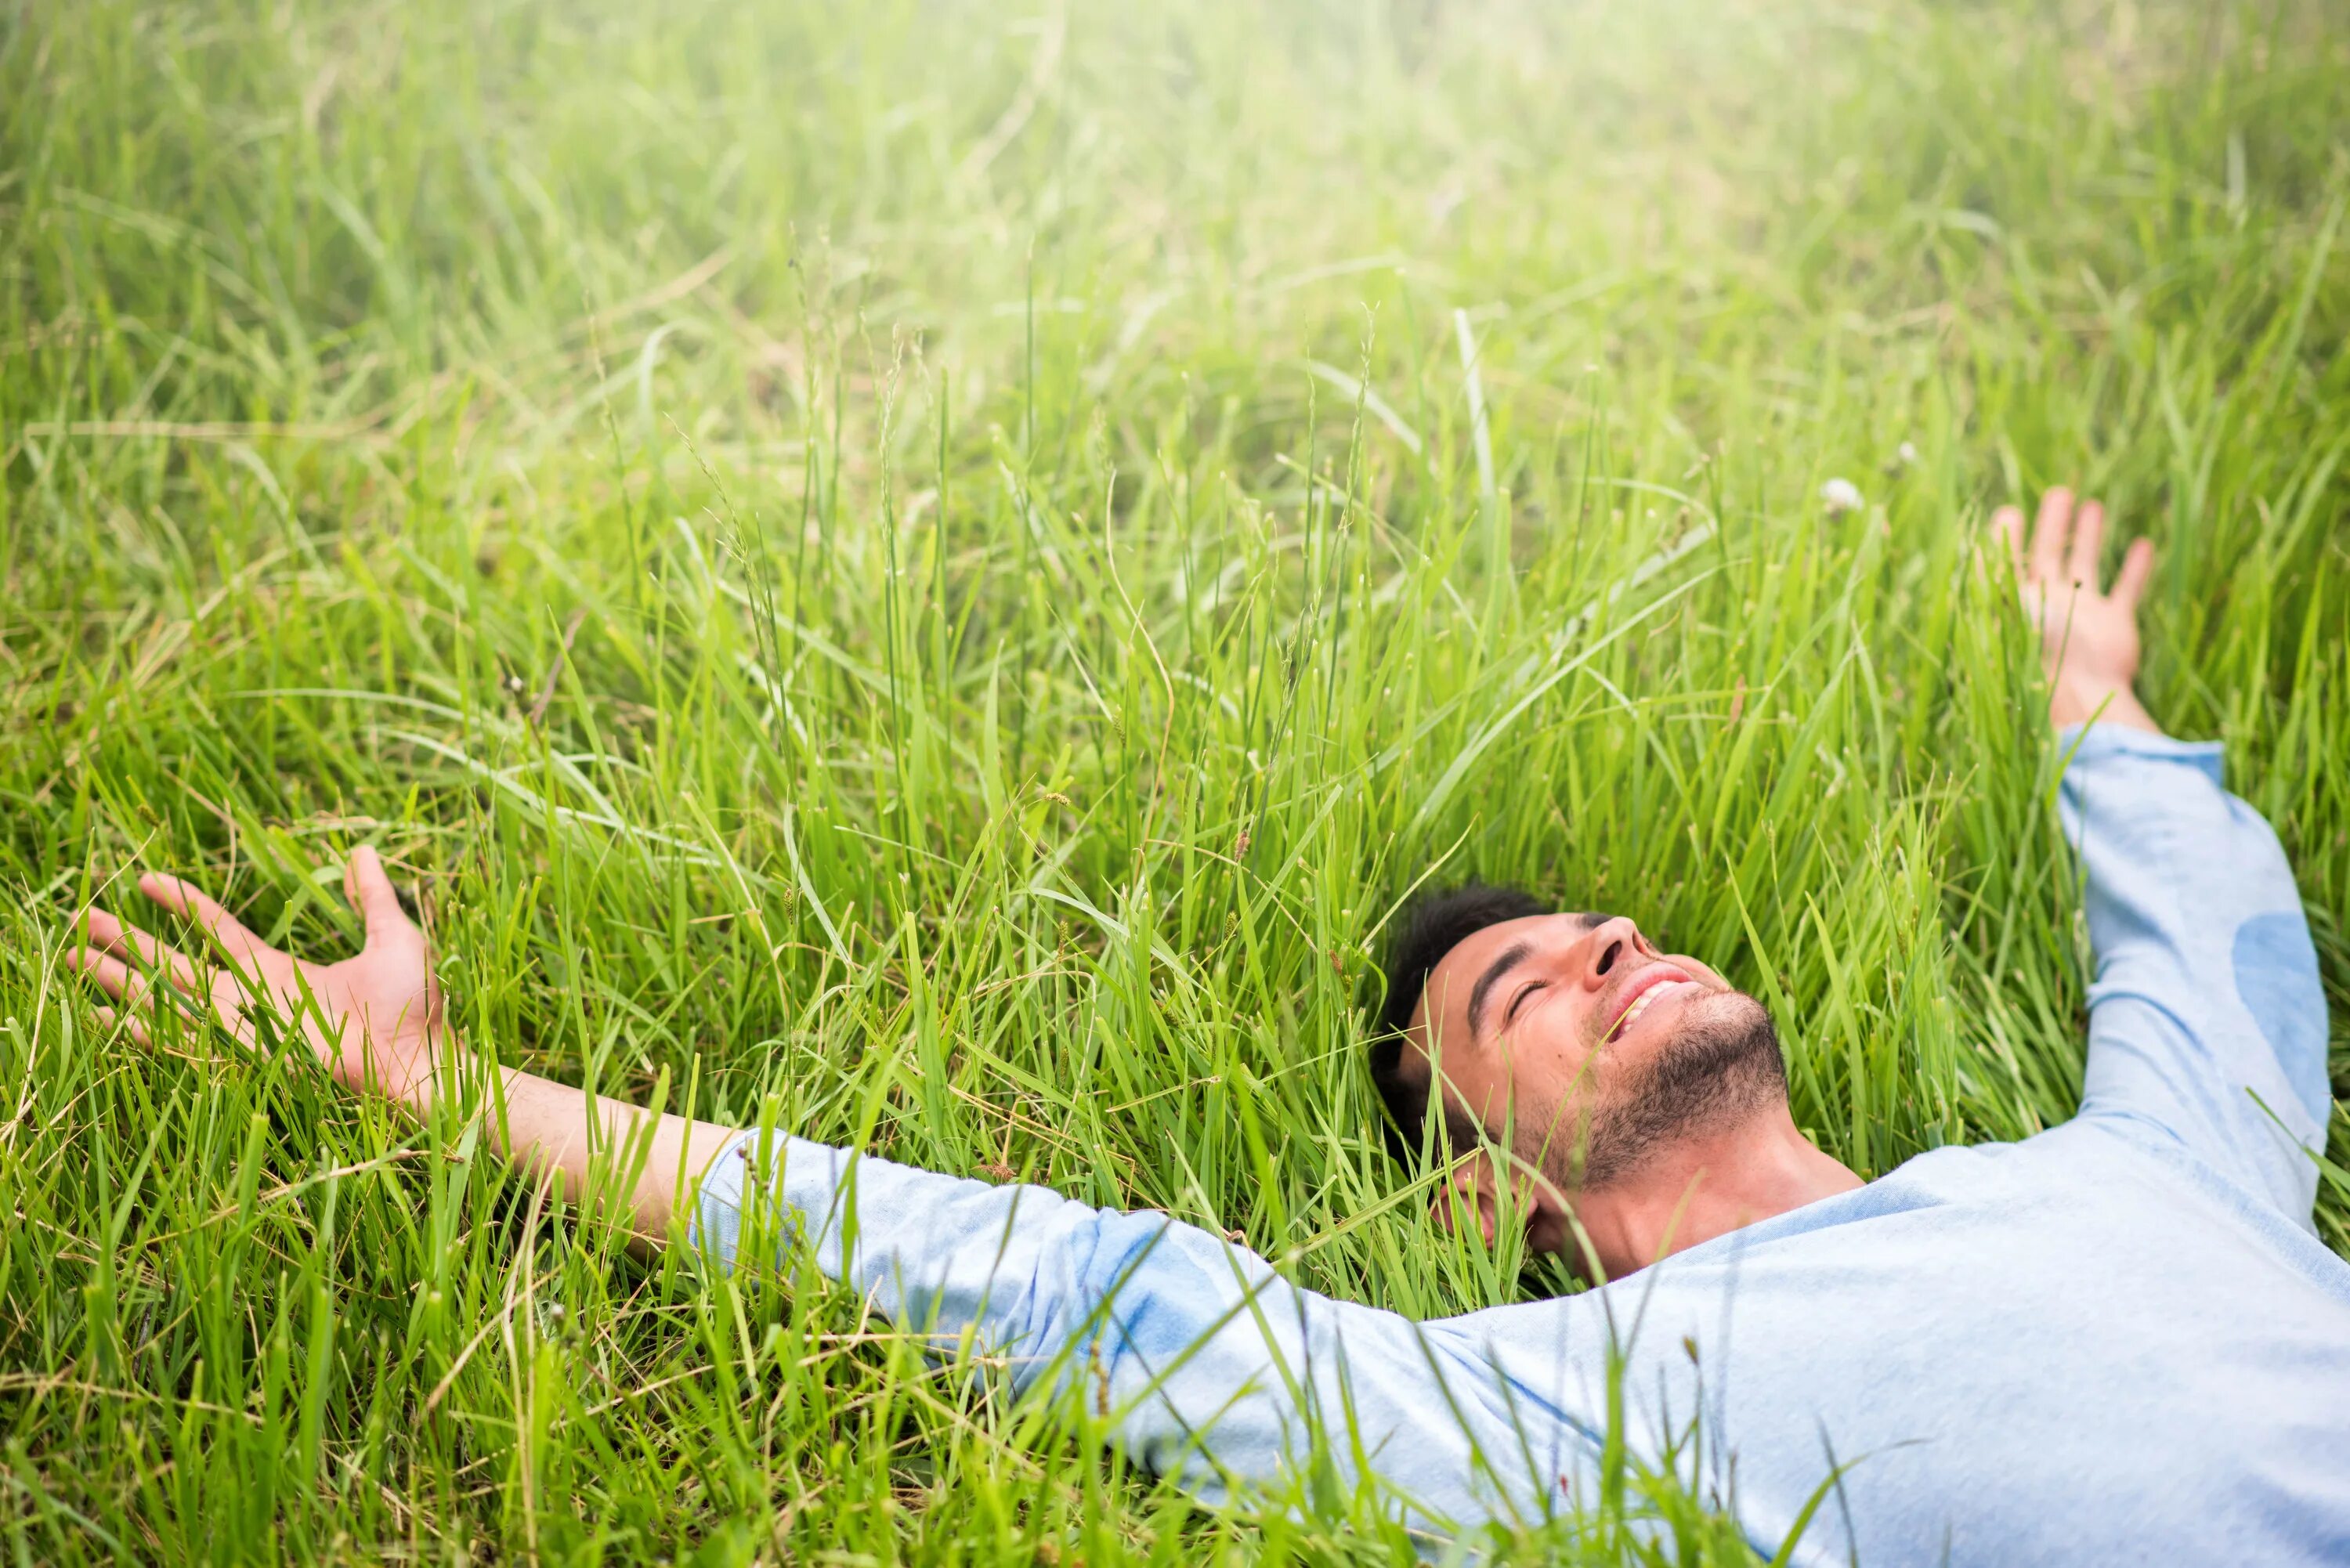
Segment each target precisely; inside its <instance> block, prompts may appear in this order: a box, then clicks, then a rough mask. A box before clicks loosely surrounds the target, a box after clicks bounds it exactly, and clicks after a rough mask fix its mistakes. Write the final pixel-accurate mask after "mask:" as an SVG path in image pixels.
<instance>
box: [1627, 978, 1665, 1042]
mask: <svg viewBox="0 0 2350 1568" xmlns="http://www.w3.org/2000/svg"><path fill="white" fill-rule="evenodd" d="M1675 983H1677V982H1676V981H1666V982H1665V983H1664V984H1663V985H1652V986H1650V987H1649V988H1648V990H1646V991H1644V992H1641V993H1640V994H1639V995H1638V996H1637V997H1635V998H1634V999H1633V1001H1632V1005H1631V1006H1630V1007H1628V1008H1627V1009H1625V1011H1624V1016H1623V1018H1622V1020H1621V1021H1620V1022H1618V1023H1617V1025H1616V1038H1617V1039H1618V1040H1621V1039H1622V1038H1623V1037H1624V1036H1625V1035H1627V1034H1628V1033H1631V1031H1632V1025H1633V1024H1635V1023H1638V1022H1639V1021H1640V1014H1642V1013H1643V1012H1648V1003H1649V1002H1651V1001H1653V1000H1654V999H1655V997H1656V994H1657V992H1660V991H1663V990H1665V989H1667V988H1668V987H1669V986H1671V985H1673V984H1675Z"/></svg>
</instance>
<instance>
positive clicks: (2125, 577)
mask: <svg viewBox="0 0 2350 1568" xmlns="http://www.w3.org/2000/svg"><path fill="white" fill-rule="evenodd" d="M2153 575H2154V541H2153V540H2151V539H2133V540H2131V541H2130V547H2129V548H2128V549H2126V550H2125V551H2123V552H2122V569H2121V570H2120V571H2118V572H2116V573H2115V574H2114V592H2113V600H2114V603H2115V604H2116V605H2118V606H2120V607H2122V608H2123V609H2126V610H2127V611H2129V612H2130V613H2131V614H2133V615H2135V614H2137V600H2138V596H2139V595H2140V594H2142V593H2144V592H2145V591H2146V581H2147V578H2148V577H2150V576H2153Z"/></svg>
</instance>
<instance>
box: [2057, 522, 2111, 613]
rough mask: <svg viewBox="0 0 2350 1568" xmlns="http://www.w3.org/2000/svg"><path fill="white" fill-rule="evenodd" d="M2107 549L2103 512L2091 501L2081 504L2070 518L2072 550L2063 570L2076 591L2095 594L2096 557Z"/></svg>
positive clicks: (2066, 558) (2067, 556)
mask: <svg viewBox="0 0 2350 1568" xmlns="http://www.w3.org/2000/svg"><path fill="white" fill-rule="evenodd" d="M2105 545H2106V509H2105V508H2104V507H2102V506H2100V505H2098V504H2096V503H2095V502H2094V501H2084V502H2083V503H2081V510H2080V511H2079V512H2078V513H2076V514H2074V517H2073V547H2072V550H2071V551H2070V552H2069V553H2068V554H2067V555H2066V556H2065V557H2064V570H2065V573H2066V574H2067V576H2068V577H2069V578H2070V580H2071V581H2072V583H2073V586H2074V587H2082V588H2086V589H2088V590H2089V591H2090V592H2091V593H2095V592H2096V590H2097V557H2098V555H2099V553H2100V552H2102V551H2103V550H2104V548H2105Z"/></svg>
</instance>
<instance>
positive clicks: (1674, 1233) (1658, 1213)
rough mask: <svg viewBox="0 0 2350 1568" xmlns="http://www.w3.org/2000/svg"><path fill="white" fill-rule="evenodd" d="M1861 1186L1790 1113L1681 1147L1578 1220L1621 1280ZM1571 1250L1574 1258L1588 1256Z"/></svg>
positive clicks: (1579, 1207)
mask: <svg viewBox="0 0 2350 1568" xmlns="http://www.w3.org/2000/svg"><path fill="white" fill-rule="evenodd" d="M1860 1185H1862V1183H1861V1179H1860V1178H1859V1177H1857V1176H1856V1175H1854V1174H1853V1173H1852V1172H1851V1171H1850V1170H1848V1169H1846V1168H1845V1166H1844V1164H1843V1162H1842V1161H1840V1160H1837V1159H1835V1158H1831V1157H1830V1156H1828V1155H1825V1154H1823V1153H1821V1152H1820V1149H1819V1147H1818V1146H1817V1145H1815V1144H1814V1143H1813V1142H1812V1140H1811V1139H1809V1138H1807V1137H1804V1135H1803V1133H1802V1132H1801V1130H1799V1129H1798V1128H1797V1127H1796V1126H1795V1120H1794V1117H1793V1116H1790V1115H1788V1114H1787V1107H1786V1106H1785V1105H1784V1104H1780V1105H1774V1106H1772V1107H1771V1108H1770V1109H1769V1110H1768V1111H1766V1112H1764V1113H1763V1115H1762V1116H1760V1117H1758V1118H1756V1119H1755V1120H1752V1121H1748V1122H1742V1123H1740V1124H1739V1125H1738V1126H1736V1127H1730V1128H1726V1129H1724V1130H1723V1131H1722V1132H1721V1133H1719V1134H1715V1135H1713V1136H1711V1137H1701V1138H1698V1139H1694V1140H1691V1141H1690V1142H1687V1143H1682V1144H1676V1145H1675V1146H1674V1147H1672V1148H1670V1149H1669V1150H1667V1151H1665V1152H1664V1153H1663V1154H1661V1155H1660V1156H1659V1158H1658V1159H1657V1160H1656V1161H1655V1162H1654V1163H1653V1164H1650V1165H1645V1166H1643V1167H1641V1168H1640V1169H1639V1170H1638V1171H1636V1172H1634V1173H1632V1174H1631V1175H1628V1176H1627V1177H1626V1178H1625V1179H1623V1180H1621V1181H1618V1182H1613V1183H1610V1184H1609V1185H1608V1186H1607V1188H1605V1189H1601V1190H1597V1191H1590V1192H1585V1193H1582V1194H1580V1195H1579V1196H1578V1197H1577V1198H1576V1199H1575V1205H1574V1207H1575V1219H1576V1220H1578V1221H1580V1222H1581V1224H1582V1227H1583V1231H1584V1233H1585V1235H1586V1236H1587V1237H1588V1238H1589V1245H1590V1248H1591V1251H1592V1252H1593V1254H1595V1255H1596V1260H1597V1262H1598V1264H1599V1267H1600V1269H1602V1270H1604V1271H1605V1272H1606V1275H1607V1278H1608V1279H1611V1280H1617V1279H1621V1278H1623V1277H1624V1276H1625V1275H1626V1274H1628V1273H1632V1272H1635V1271H1637V1270H1640V1269H1644V1268H1646V1267H1648V1265H1649V1264H1650V1263H1653V1262H1656V1261H1657V1260H1658V1259H1659V1258H1663V1257H1668V1256H1669V1255H1670V1254H1672V1253H1674V1252H1678V1251H1682V1250H1683V1249H1685V1248H1689V1247H1694V1246H1696V1245H1697V1244H1698V1243H1699V1242H1700V1241H1711V1240H1713V1238H1715V1237H1716V1236H1720V1235H1722V1234H1724V1233H1726V1232H1728V1231H1735V1230H1737V1229H1739V1228H1740V1227H1741V1226H1744V1225H1752V1224H1753V1223H1754V1222H1755V1221H1756V1220H1767V1219H1769V1218H1770V1217H1771V1216H1772V1215H1773V1214H1784V1213H1785V1212H1787V1210H1791V1209H1800V1208H1802V1207H1803V1206H1804V1204H1806V1203H1811V1202H1814V1201H1816V1200H1818V1199H1822V1198H1828V1197H1832V1196H1834V1195H1835V1194H1836V1193H1839V1192H1849V1191H1851V1190H1852V1189H1855V1188H1856V1187H1859V1186H1860ZM1567 1245H1568V1248H1569V1250H1570V1251H1571V1252H1579V1251H1581V1247H1580V1246H1579V1245H1578V1244H1576V1243H1574V1242H1568V1243H1567ZM1583 1262H1585V1261H1584V1260H1580V1259H1578V1264H1581V1263H1583ZM1581 1272H1586V1273H1588V1272H1590V1271H1589V1269H1588V1268H1587V1267H1585V1268H1582V1270H1581Z"/></svg>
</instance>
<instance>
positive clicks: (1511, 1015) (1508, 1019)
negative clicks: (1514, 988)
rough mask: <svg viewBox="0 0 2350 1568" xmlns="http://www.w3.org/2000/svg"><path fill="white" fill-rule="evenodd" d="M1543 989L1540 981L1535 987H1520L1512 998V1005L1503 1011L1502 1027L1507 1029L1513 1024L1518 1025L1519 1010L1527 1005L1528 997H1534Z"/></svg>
mask: <svg viewBox="0 0 2350 1568" xmlns="http://www.w3.org/2000/svg"><path fill="white" fill-rule="evenodd" d="M1541 989H1542V982H1541V981H1536V982H1535V983H1534V984H1533V985H1522V986H1520V987H1519V988H1518V993H1517V994H1516V995H1515V996H1513V997H1511V998H1510V1005H1509V1006H1508V1007H1506V1008H1504V1009H1503V1011H1502V1026H1503V1028H1505V1029H1506V1028H1508V1027H1509V1026H1510V1025H1511V1024H1513V1023H1516V1022H1517V1018H1518V1009H1519V1008H1520V1007H1522V1006H1523V1005H1525V1000H1526V998H1527V997H1529V996H1532V995H1533V994H1534V992H1537V991H1540V990H1541Z"/></svg>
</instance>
